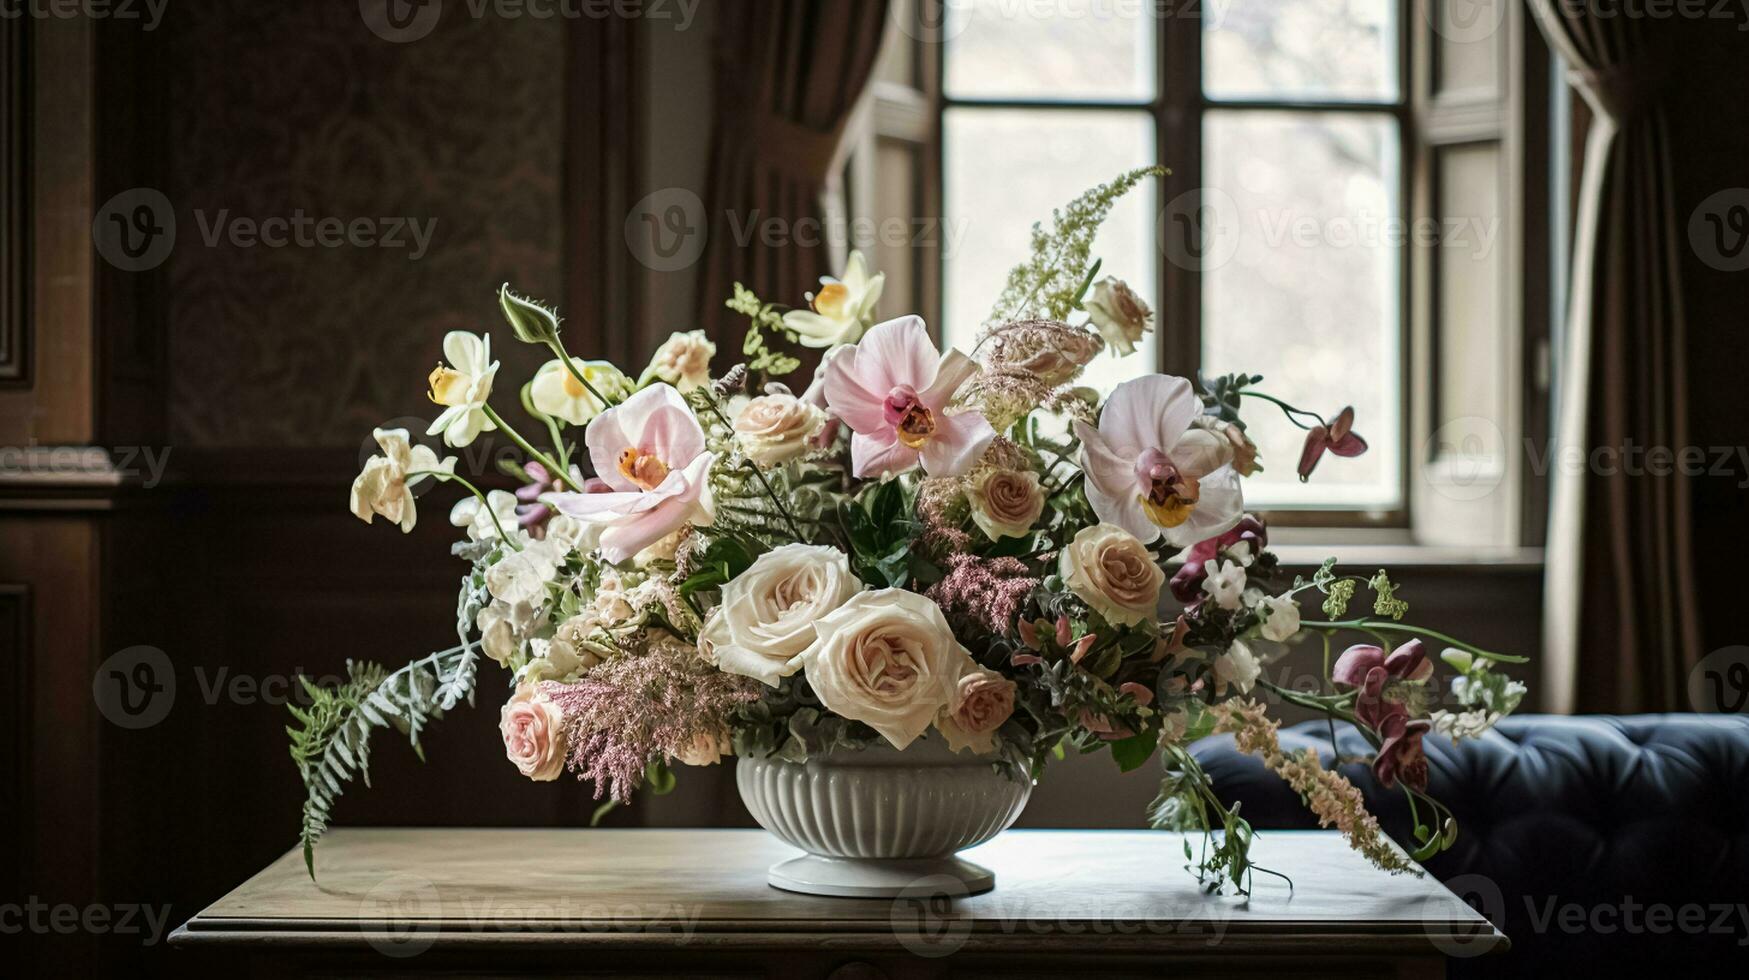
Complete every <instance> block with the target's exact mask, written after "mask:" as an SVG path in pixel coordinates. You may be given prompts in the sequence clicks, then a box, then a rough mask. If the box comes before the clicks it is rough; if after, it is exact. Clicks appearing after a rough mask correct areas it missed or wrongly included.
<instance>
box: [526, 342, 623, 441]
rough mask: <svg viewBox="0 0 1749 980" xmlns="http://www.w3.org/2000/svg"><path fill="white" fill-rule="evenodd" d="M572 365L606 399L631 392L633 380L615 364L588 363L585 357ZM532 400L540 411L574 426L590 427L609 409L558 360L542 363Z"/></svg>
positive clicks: (531, 385)
mask: <svg viewBox="0 0 1749 980" xmlns="http://www.w3.org/2000/svg"><path fill="white" fill-rule="evenodd" d="M571 363H572V364H573V365H575V366H576V368H577V370H578V371H580V372H582V374H583V377H584V378H586V379H588V381H589V383H590V384H591V385H592V386H594V388H595V390H596V391H599V392H601V394H602V395H603V396H604V397H607V398H616V397H617V398H624V397H625V396H626V395H628V394H630V393H631V380H630V379H628V378H627V377H626V376H625V375H624V374H623V373H622V372H621V371H620V369H619V368H616V367H614V366H613V365H612V364H609V363H608V362H606V361H585V360H584V359H582V358H581V357H573V358H571ZM528 397H529V401H531V402H533V403H534V407H535V410H536V411H538V412H540V413H541V414H543V415H550V416H552V417H553V418H556V419H564V420H565V421H566V422H569V423H571V424H572V425H588V424H589V421H590V420H591V419H593V418H595V416H597V415H600V414H601V413H602V412H603V411H604V410H606V408H607V406H606V405H603V404H601V402H600V401H599V400H598V399H597V398H596V397H595V396H594V395H591V394H590V393H589V389H588V388H585V387H583V382H581V381H578V380H577V376H576V375H575V374H572V373H571V372H570V371H569V370H567V369H566V368H565V364H564V362H563V361H560V360H559V359H558V358H556V357H555V358H553V359H552V360H550V361H548V362H546V363H545V364H542V365H541V367H540V370H539V371H536V372H535V373H534V381H532V382H530V383H529V386H528Z"/></svg>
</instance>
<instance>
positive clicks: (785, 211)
mask: <svg viewBox="0 0 1749 980" xmlns="http://www.w3.org/2000/svg"><path fill="white" fill-rule="evenodd" d="M886 26H887V2H886V0H742V2H736V3H734V4H730V5H726V6H725V7H724V10H723V16H722V20H721V23H720V24H719V26H718V29H717V42H716V51H717V54H716V58H717V109H716V120H715V126H714V135H713V138H712V154H711V166H710V184H709V188H708V193H707V197H706V201H705V205H706V209H707V212H708V214H709V227H710V233H709V238H708V239H707V242H706V245H705V261H704V265H703V268H704V276H703V281H702V283H701V292H700V294H699V306H700V311H699V313H700V324H701V326H703V327H704V328H705V329H706V330H707V331H709V333H710V334H711V336H712V337H713V338H715V339H716V340H717V342H718V343H719V344H721V343H723V342H725V341H727V342H728V343H729V344H730V345H731V346H732V347H733V348H734V349H737V350H738V349H739V346H740V344H739V338H740V335H741V331H742V330H744V329H745V321H743V320H740V319H739V318H738V317H737V316H736V315H735V314H733V313H730V312H729V311H728V310H726V309H724V308H723V301H724V300H725V299H727V298H728V297H729V293H730V289H731V284H732V283H735V282H741V283H744V284H746V286H747V287H748V288H749V289H752V290H753V291H754V292H756V293H758V294H759V296H760V298H761V299H764V300H766V301H768V302H776V303H784V304H787V305H792V306H799V305H801V304H802V303H803V298H802V294H803V293H804V292H806V291H809V290H812V289H814V288H815V287H816V286H818V284H819V279H820V276H822V275H829V274H832V273H835V272H838V271H840V270H838V269H836V268H834V263H835V262H837V261H841V259H842V257H841V256H834V255H833V254H832V249H831V244H830V239H829V237H828V234H827V229H828V228H829V227H830V222H832V221H834V220H836V221H842V220H843V219H842V214H843V202H842V188H841V187H840V181H839V174H840V172H841V171H842V170H843V163H844V155H845V153H846V150H847V149H848V145H847V144H848V140H847V139H846V136H847V133H846V130H847V129H848V127H849V123H850V118H851V114H852V111H853V110H854V109H855V108H856V105H857V101H858V100H859V99H860V98H861V96H862V93H863V90H864V89H865V88H866V87H867V84H868V79H869V75H870V73H871V72H872V71H873V69H874V63H875V57H876V55H877V54H878V53H879V51H880V44H881V37H882V34H883V32H884V31H885V28H886ZM773 221H775V222H776V224H775V225H773V227H775V228H777V229H779V231H780V234H781V236H782V237H781V239H778V240H777V241H779V242H780V243H779V244H777V245H776V246H775V247H774V246H773V245H772V244H768V243H767V242H765V241H764V240H763V239H762V235H761V234H760V231H759V229H760V227H761V226H763V225H764V224H765V223H767V222H773ZM725 349H729V348H725Z"/></svg>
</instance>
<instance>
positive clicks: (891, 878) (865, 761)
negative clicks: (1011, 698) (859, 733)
mask: <svg viewBox="0 0 1749 980" xmlns="http://www.w3.org/2000/svg"><path fill="white" fill-rule="evenodd" d="M998 761H999V757H998V756H995V755H973V754H972V753H970V752H966V753H954V752H951V751H949V750H948V748H947V745H946V743H944V742H943V741H942V740H941V738H940V737H939V736H930V737H925V738H921V739H918V740H917V741H915V742H913V743H911V745H909V746H908V747H906V749H905V750H904V751H903V752H901V751H899V750H897V749H894V748H892V747H891V746H888V745H885V744H882V745H878V746H874V747H870V748H866V749H860V750H843V749H839V750H834V751H832V752H830V753H828V754H826V755H825V756H824V757H822V758H817V759H809V760H808V761H807V762H806V763H795V762H786V761H784V760H782V759H777V758H767V759H759V758H747V757H742V758H741V759H739V760H738V761H737V762H736V763H735V782H736V783H737V785H739V787H740V790H741V801H742V802H743V803H745V804H746V805H747V810H748V811H749V812H750V813H752V814H753V819H754V820H756V821H758V822H759V825H760V826H761V827H764V828H765V829H766V830H768V831H770V832H771V833H772V834H774V835H776V836H777V837H778V838H779V839H781V840H783V841H784V842H786V843H788V844H791V845H793V846H795V847H797V848H800V849H801V850H803V851H806V852H807V854H806V855H804V856H802V857H797V858H792V859H790V860H788V861H782V862H779V863H777V864H774V865H772V866H771V871H770V873H769V874H768V875H767V880H768V881H769V882H770V883H771V884H772V885H773V886H774V887H776V888H782V889H784V890H785V891H793V892H804V893H806V894H810V895H833V896H842V897H852V898H890V897H894V896H897V895H901V894H905V893H906V890H907V889H909V888H912V887H913V886H918V885H919V884H920V883H922V882H923V879H927V878H934V876H938V875H945V876H947V877H949V878H953V879H957V880H958V881H959V882H960V883H961V884H962V885H963V886H964V888H965V892H966V894H976V893H978V892H983V891H989V890H990V889H991V888H993V887H995V884H996V876H995V875H994V874H993V873H992V872H990V871H989V870H988V869H986V868H981V867H979V866H977V865H975V864H972V863H971V862H969V861H965V860H962V859H960V858H957V857H955V856H954V854H955V853H956V852H958V851H961V850H964V849H965V848H968V847H973V846H975V845H978V844H982V843H984V842H985V841H987V840H989V839H991V838H992V837H995V836H996V835H997V834H999V833H1001V832H1002V831H1004V830H1006V829H1008V827H1009V826H1010V825H1011V824H1013V823H1014V821H1015V819H1016V818H1018V817H1019V816H1020V811H1021V810H1022V809H1024V808H1025V807H1026V800H1027V797H1029V796H1031V795H1032V784H1031V781H1030V780H1028V779H1025V778H1024V777H1023V778H1020V779H1016V778H1013V777H1012V776H1011V775H1007V774H1005V773H1009V772H1022V773H1024V772H1025V768H1024V766H1025V763H1024V762H1022V763H1020V766H1021V768H1019V769H1014V768H1012V767H1003V768H1000V769H999V768H998V767H997V766H996V765H995V764H994V763H996V762H998ZM928 884H929V885H930V886H931V887H936V888H937V889H938V888H939V885H940V884H941V883H940V882H939V880H936V881H933V882H930V883H928Z"/></svg>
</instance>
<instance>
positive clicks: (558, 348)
mask: <svg viewBox="0 0 1749 980" xmlns="http://www.w3.org/2000/svg"><path fill="white" fill-rule="evenodd" d="M547 346H549V347H551V348H552V350H553V353H554V354H557V355H558V357H559V363H560V364H563V365H564V366H565V370H567V371H569V372H571V377H573V378H576V379H577V383H578V384H580V385H582V386H583V390H584V391H587V392H589V393H590V394H591V395H594V396H595V400H596V401H597V402H599V403H601V407H602V409H603V410H606V409H609V408H612V407H613V405H614V403H613V402H612V401H609V400H608V397H607V396H606V395H604V394H602V393H601V392H599V391H597V390H596V389H595V386H594V385H592V384H590V383H589V379H588V378H586V377H584V376H583V372H582V371H580V370H578V369H577V365H576V364H574V363H572V362H571V355H570V354H568V353H566V352H565V344H564V342H563V341H561V340H558V339H556V338H555V339H554V340H553V341H552V342H551V343H550V344H548V345H547Z"/></svg>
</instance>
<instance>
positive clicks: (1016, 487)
mask: <svg viewBox="0 0 1749 980" xmlns="http://www.w3.org/2000/svg"><path fill="white" fill-rule="evenodd" d="M966 499H967V501H969V502H970V503H971V505H972V520H973V521H975V522H977V525H978V527H980V528H982V529H983V531H984V533H985V534H987V535H989V536H990V540H991V541H998V540H1001V539H1002V538H1020V537H1025V536H1026V534H1027V532H1028V531H1031V530H1032V526H1033V524H1034V523H1035V522H1037V521H1038V517H1039V515H1040V514H1042V513H1044V509H1045V494H1044V490H1043V489H1041V488H1040V487H1039V485H1038V474H1037V473H1033V472H1031V471H1028V470H1001V469H991V470H986V471H985V472H984V474H983V475H982V476H981V477H979V478H978V479H977V481H976V482H974V483H973V484H972V487H971V490H970V491H969V492H967V494H966Z"/></svg>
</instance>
